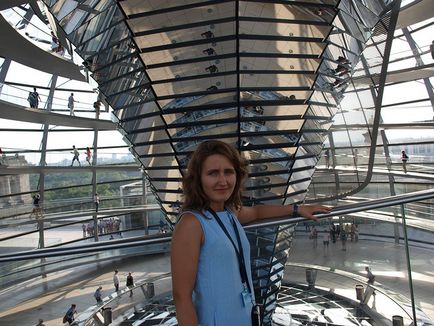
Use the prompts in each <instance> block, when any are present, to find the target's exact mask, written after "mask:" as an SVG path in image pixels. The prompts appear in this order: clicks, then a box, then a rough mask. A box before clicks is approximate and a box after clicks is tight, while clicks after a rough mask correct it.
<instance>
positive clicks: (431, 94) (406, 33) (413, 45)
mask: <svg viewBox="0 0 434 326" xmlns="http://www.w3.org/2000/svg"><path fill="white" fill-rule="evenodd" d="M402 31H403V33H404V36H405V39H406V40H407V43H408V45H409V46H410V49H411V51H412V52H413V55H414V58H415V59H416V63H417V65H418V66H423V65H424V62H423V60H422V57H421V56H420V53H419V50H418V47H417V44H416V42H415V41H414V39H413V37H412V36H411V34H410V32H409V31H408V28H407V27H405V28H403V29H402ZM423 83H424V84H425V88H426V91H427V92H428V95H429V99H430V101H431V106H432V107H433V110H434V91H433V86H432V84H431V82H430V80H429V78H424V79H423ZM433 114H434V111H433ZM433 118H434V116H433Z"/></svg>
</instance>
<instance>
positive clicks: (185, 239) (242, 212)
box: [171, 140, 330, 326]
mask: <svg viewBox="0 0 434 326" xmlns="http://www.w3.org/2000/svg"><path fill="white" fill-rule="evenodd" d="M246 165H247V164H246V162H245V161H244V160H243V159H242V158H241V157H240V154H239V153H238V151H237V150H235V148H233V147H232V146H230V145H228V144H226V143H224V142H221V141H215V140H213V141H205V142H203V143H202V144H200V145H199V147H198V148H197V149H196V151H195V152H194V153H193V155H192V157H191V158H190V161H189V163H188V167H187V173H186V176H185V177H184V179H183V194H184V204H183V207H182V211H181V214H180V217H179V221H178V223H177V225H176V228H175V231H174V233H173V239H172V249H171V250H172V253H171V269H172V286H173V297H174V302H175V306H176V314H177V319H178V323H179V325H180V326H185V325H188V326H191V325H196V326H197V325H199V324H200V325H221V326H223V325H237V326H244V325H249V326H250V325H252V320H253V319H252V315H253V316H254V317H256V316H257V312H258V309H257V307H258V306H256V305H255V297H254V291H253V284H252V276H251V269H250V246H249V242H248V240H247V236H246V233H245V232H244V229H243V227H242V226H241V225H242V224H247V223H251V222H253V221H255V220H259V219H266V218H273V217H283V216H292V217H295V216H298V215H301V216H303V217H306V218H308V219H311V220H317V218H316V217H315V216H314V215H313V214H314V213H328V212H329V211H330V209H329V208H327V207H324V206H319V205H258V206H254V207H246V206H243V205H242V203H241V190H242V186H243V181H244V178H245V177H246V176H247V166H246ZM255 313H256V314H255Z"/></svg>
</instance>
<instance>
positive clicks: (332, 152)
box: [328, 132, 341, 195]
mask: <svg viewBox="0 0 434 326" xmlns="http://www.w3.org/2000/svg"><path fill="white" fill-rule="evenodd" d="M328 137H329V143H330V151H331V159H332V165H333V166H332V168H333V171H334V175H335V184H336V195H339V194H340V192H341V186H340V183H339V174H338V173H337V171H336V169H335V168H336V163H337V162H336V150H335V141H334V139H333V133H332V132H329V133H328Z"/></svg>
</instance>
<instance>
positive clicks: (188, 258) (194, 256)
mask: <svg viewBox="0 0 434 326" xmlns="http://www.w3.org/2000/svg"><path fill="white" fill-rule="evenodd" d="M202 241H203V232H202V227H201V225H200V222H199V221H198V220H197V219H196V217H195V216H194V215H193V214H189V213H187V214H185V215H183V216H182V218H181V220H180V221H179V222H178V224H177V225H176V228H175V231H174V232H173V236H172V248H171V268H172V290H173V299H174V302H175V306H176V317H177V319H178V325H179V326H197V325H198V320H197V314H196V310H195V308H194V305H193V300H192V294H193V289H194V284H195V282H196V273H197V267H198V262H199V254H200V247H201V244H202Z"/></svg>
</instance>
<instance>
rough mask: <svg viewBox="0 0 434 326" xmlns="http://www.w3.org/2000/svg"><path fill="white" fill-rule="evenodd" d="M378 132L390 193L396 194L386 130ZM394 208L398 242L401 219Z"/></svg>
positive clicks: (397, 239)
mask: <svg viewBox="0 0 434 326" xmlns="http://www.w3.org/2000/svg"><path fill="white" fill-rule="evenodd" d="M380 133H381V138H382V140H383V148H384V155H385V156H386V166H387V170H389V174H388V177H389V189H390V195H392V196H396V192H395V178H394V176H393V175H392V174H391V173H390V170H391V169H392V160H391V159H390V153H389V142H388V140H387V136H386V132H385V131H384V130H381V131H380ZM395 208H396V206H394V207H393V215H394V216H395V223H394V224H393V226H394V237H395V243H396V244H398V243H399V224H400V222H401V221H400V220H399V215H398V213H397V212H396V210H395Z"/></svg>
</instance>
